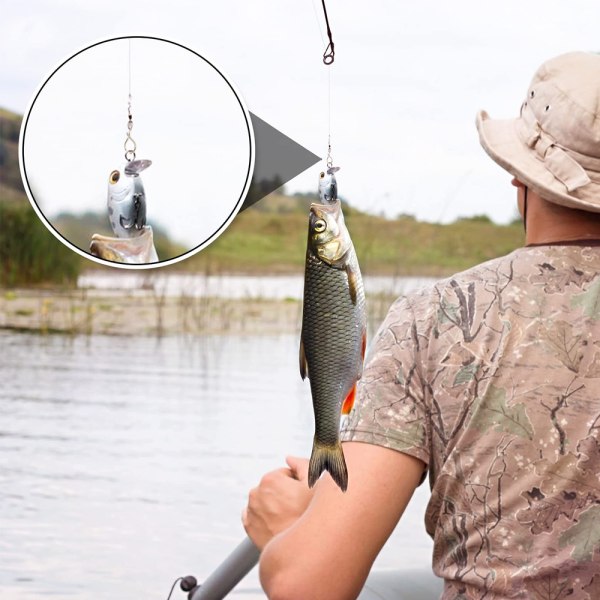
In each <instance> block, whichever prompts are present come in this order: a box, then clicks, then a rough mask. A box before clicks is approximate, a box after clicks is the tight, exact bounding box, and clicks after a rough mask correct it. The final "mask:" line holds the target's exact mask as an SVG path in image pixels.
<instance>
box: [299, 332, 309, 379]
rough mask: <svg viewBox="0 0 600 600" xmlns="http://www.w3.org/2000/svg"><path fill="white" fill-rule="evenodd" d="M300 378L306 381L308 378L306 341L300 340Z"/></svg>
mask: <svg viewBox="0 0 600 600" xmlns="http://www.w3.org/2000/svg"><path fill="white" fill-rule="evenodd" d="M300 377H302V379H303V380H304V379H306V378H307V377H308V363H307V362H306V354H304V340H303V339H302V338H300Z"/></svg>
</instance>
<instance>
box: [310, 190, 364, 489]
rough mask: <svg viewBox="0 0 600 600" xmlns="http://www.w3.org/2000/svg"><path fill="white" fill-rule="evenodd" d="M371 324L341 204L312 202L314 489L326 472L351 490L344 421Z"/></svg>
mask: <svg viewBox="0 0 600 600" xmlns="http://www.w3.org/2000/svg"><path fill="white" fill-rule="evenodd" d="M366 322H367V319H366V305H365V292H364V288H363V282H362V277H361V274H360V267H359V264H358V259H357V257H356V252H355V250H354V245H353V244H352V239H351V238H350V234H349V232H348V229H347V228H346V225H345V223H344V215H343V213H342V207H341V203H340V201H339V200H336V201H335V202H333V203H331V204H312V205H311V207H310V216H309V223H308V242H307V249H306V264H305V275H304V302H303V308H302V334H301V338H300V375H301V377H302V379H305V378H306V377H308V379H309V381H310V390H311V395H312V401H313V409H314V416H315V435H314V439H313V447H312V452H311V456H310V461H309V467H308V485H309V487H313V486H314V485H315V483H316V482H317V480H318V479H319V477H320V476H321V473H323V471H325V470H327V471H328V472H329V473H330V475H331V477H332V478H333V480H334V481H335V482H336V484H337V485H338V486H339V487H340V488H341V490H342V491H344V492H345V491H346V489H347V488H348V469H347V467H346V461H345V459H344V453H343V450H342V445H341V442H340V421H341V415H342V414H345V415H346V414H349V413H350V411H351V410H352V406H353V403H354V397H355V392H356V383H357V381H358V380H359V379H360V378H361V376H362V369H363V362H364V356H365V349H366V343H367V341H366V340H367V337H366Z"/></svg>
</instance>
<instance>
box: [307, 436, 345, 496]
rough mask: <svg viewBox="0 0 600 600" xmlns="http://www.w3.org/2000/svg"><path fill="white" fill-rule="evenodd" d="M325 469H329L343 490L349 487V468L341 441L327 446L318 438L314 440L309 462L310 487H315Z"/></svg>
mask: <svg viewBox="0 0 600 600" xmlns="http://www.w3.org/2000/svg"><path fill="white" fill-rule="evenodd" d="M323 471H329V474H330V475H331V477H332V478H333V480H334V481H335V482H336V484H337V485H338V486H339V488H340V489H341V490H342V492H345V491H346V490H347V489H348V469H347V467H346V460H345V459H344V452H343V450H342V444H341V443H340V442H337V443H336V444H335V445H334V446H325V445H323V444H319V442H317V441H316V440H314V441H313V447H312V453H311V455H310V462H309V463H308V487H313V486H314V485H315V483H317V481H318V479H319V477H320V476H321V473H322V472H323Z"/></svg>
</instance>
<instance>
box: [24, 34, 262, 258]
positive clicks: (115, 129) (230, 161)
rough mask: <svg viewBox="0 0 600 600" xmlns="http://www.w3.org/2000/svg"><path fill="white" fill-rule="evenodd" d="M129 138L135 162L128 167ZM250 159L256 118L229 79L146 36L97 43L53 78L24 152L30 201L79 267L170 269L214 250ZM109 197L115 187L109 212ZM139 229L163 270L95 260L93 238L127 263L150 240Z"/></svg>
mask: <svg viewBox="0 0 600 600" xmlns="http://www.w3.org/2000/svg"><path fill="white" fill-rule="evenodd" d="M128 134H129V136H130V137H128ZM130 138H131V139H133V140H134V142H135V159H134V157H133V156H132V155H131V154H129V156H128V157H127V158H126V157H125V152H126V150H130V149H131V148H132V147H133V146H131V144H129V145H126V143H127V142H128V140H129V139H130ZM254 154H255V144H254V134H253V130H252V122H251V119H250V114H249V112H248V109H247V108H246V106H245V104H244V102H243V100H242V98H241V96H240V94H239V92H238V91H237V89H236V88H235V86H234V85H233V84H232V82H231V81H230V80H229V79H228V78H226V77H225V75H224V74H223V72H222V70H221V69H219V68H217V67H216V66H215V65H214V63H212V62H211V61H209V60H208V59H207V58H205V57H203V56H201V55H200V54H198V53H197V52H195V51H193V50H190V49H189V48H186V47H185V46H182V45H181V44H178V43H176V42H173V41H169V40H164V39H161V38H155V37H142V36H131V37H119V38H111V39H108V40H102V41H100V42H96V43H94V44H91V45H89V46H86V47H85V48H84V49H82V50H79V51H78V52H76V53H75V54H73V55H72V56H71V57H69V58H68V59H66V60H65V61H64V62H62V63H61V64H60V65H59V66H58V67H57V68H55V69H54V70H53V71H52V72H51V74H50V75H49V76H48V77H47V78H46V79H45V80H44V82H43V83H42V84H41V85H40V87H39V89H38V90H37V91H36V93H35V94H34V96H33V99H32V101H31V103H30V105H29V108H28V110H27V112H26V114H25V116H24V118H23V124H22V128H21V137H20V142H19V160H20V167H21V175H22V177H23V183H24V185H25V189H26V192H27V195H28V197H29V199H30V201H31V203H32V206H33V208H34V209H35V210H36V212H37V214H38V215H39V217H40V219H41V220H42V221H43V222H44V224H45V225H46V226H47V227H48V229H49V230H50V231H51V232H52V233H53V234H54V235H55V236H56V237H57V238H58V239H60V240H61V241H62V242H63V243H64V244H66V245H67V246H69V247H70V248H71V249H73V250H74V251H76V252H78V253H79V254H81V255H82V256H85V257H87V258H90V259H91V260H95V261H96V262H100V263H103V264H109V265H111V266H118V267H124V268H152V267H156V266H162V265H167V264H172V263H174V262H177V261H179V260H182V259H183V258H186V257H187V256H191V255H192V254H195V253H196V252H198V251H199V250H201V249H203V248H205V247H206V246H207V245H209V244H210V243H211V242H212V241H214V240H215V239H216V238H217V237H218V236H219V235H220V234H221V233H222V232H223V231H224V230H225V229H226V228H227V226H228V225H229V224H230V223H231V221H232V220H233V218H234V217H235V215H236V214H237V212H238V211H239V209H240V207H241V205H242V204H243V201H244V198H245V197H246V193H247V192H248V188H249V186H250V180H251V178H252V173H253V169H254ZM132 159H134V160H132ZM137 163H140V164H141V163H143V166H142V167H139V168H137V169H136V168H133V167H131V165H134V167H135V165H136V164H137ZM128 165H129V168H128V169H126V168H125V167H127V166H128ZM115 171H117V172H118V173H119V175H118V177H116V176H115V175H113V173H114V172H115ZM128 171H129V172H128ZM136 171H138V172H136ZM142 171H143V172H142ZM115 178H117V179H118V182H117V181H115V182H114V183H113V180H114V179H115ZM128 185H129V186H130V187H129V188H128V187H127V186H128ZM140 185H141V188H140ZM111 186H118V187H119V190H118V194H116V196H115V194H114V193H113V194H112V200H111V192H114V189H115V188H114V187H111ZM125 188H127V189H125ZM123 189H125V191H123ZM140 190H141V191H140ZM122 197H123V198H126V200H123V198H122ZM115 198H116V201H118V202H121V201H123V204H122V205H121V204H119V205H118V206H117V205H116V204H115V203H114V202H115ZM111 202H112V205H111ZM121 208H123V210H122V211H121ZM111 209H112V213H111ZM142 209H143V210H142ZM131 211H134V212H131ZM143 211H145V218H144V219H142V217H143V216H144V215H142V214H141V213H142V212H143ZM115 212H116V213H117V214H118V216H119V218H118V219H117V218H115ZM142 221H143V222H144V223H145V225H144V226H143V227H145V228H146V229H147V228H148V227H150V228H151V233H152V236H153V241H154V245H155V246H156V250H157V253H158V260H156V258H154V259H150V260H142V261H141V263H138V264H129V263H124V262H122V260H121V258H119V257H117V258H114V257H113V255H111V254H110V253H108V254H107V255H106V256H108V258H107V257H106V256H104V257H99V256H92V254H91V253H90V241H91V238H92V235H93V234H101V236H100V237H101V238H102V239H104V238H109V239H113V238H114V239H116V240H117V241H118V242H120V241H123V240H125V248H126V250H127V251H128V248H129V246H128V241H127V240H129V239H130V237H131V238H137V236H138V235H140V236H141V235H142V232H144V235H145V232H146V231H145V229H143V228H142V226H141V223H142ZM95 239H97V238H95ZM136 244H138V245H139V240H136V243H131V246H132V247H133V246H135V245H136ZM118 245H119V247H120V244H118ZM109 246H110V244H109ZM134 252H135V251H134ZM134 260H136V259H134Z"/></svg>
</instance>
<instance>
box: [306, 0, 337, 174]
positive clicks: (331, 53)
mask: <svg viewBox="0 0 600 600" xmlns="http://www.w3.org/2000/svg"><path fill="white" fill-rule="evenodd" d="M321 4H322V6H323V14H324V16H325V25H326V27H327V38H328V40H329V41H328V42H326V40H325V36H324V35H323V29H322V28H321V22H320V20H319V15H318V13H317V7H316V6H315V2H314V0H312V7H313V11H314V13H315V19H316V21H317V26H318V28H319V34H320V35H321V41H322V42H323V43H324V44H325V43H327V46H326V48H325V51H324V52H323V64H325V65H326V66H328V67H331V65H332V64H333V62H334V60H335V44H334V42H333V34H332V32H331V26H330V25H329V16H328V15H327V6H326V5H325V0H321ZM325 162H326V164H327V168H328V169H330V168H332V167H333V158H332V156H331V69H327V158H326V161H325Z"/></svg>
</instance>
